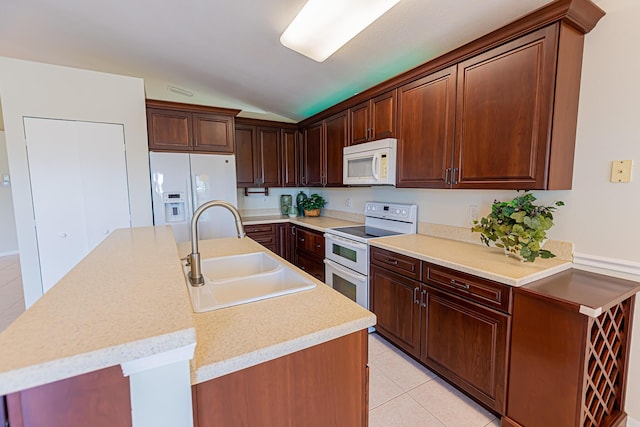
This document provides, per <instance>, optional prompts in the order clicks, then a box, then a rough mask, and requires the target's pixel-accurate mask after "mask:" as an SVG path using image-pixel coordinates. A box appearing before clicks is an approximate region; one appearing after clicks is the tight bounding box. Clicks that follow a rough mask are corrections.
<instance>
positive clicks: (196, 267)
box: [188, 200, 245, 286]
mask: <svg viewBox="0 0 640 427" xmlns="http://www.w3.org/2000/svg"><path fill="white" fill-rule="evenodd" d="M213 206H221V207H223V208H226V209H227V210H228V211H229V212H231V213H232V214H233V217H234V218H235V220H236V231H237V232H238V239H241V238H243V237H244V236H245V233H244V227H243V226H242V219H241V218H240V212H238V209H236V207H235V206H233V205H232V204H231V203H229V202H225V201H224V200H211V201H208V202H206V203H204V204H202V205H201V206H200V207H199V208H198V209H196V211H195V212H194V213H193V218H191V253H190V254H189V256H188V262H189V264H190V265H191V271H190V272H189V282H191V286H202V285H204V278H203V277H202V268H201V266H200V252H198V218H200V215H202V212H204V211H206V210H207V209H209V208H211V207H213Z"/></svg>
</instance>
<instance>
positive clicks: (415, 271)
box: [370, 247, 421, 280]
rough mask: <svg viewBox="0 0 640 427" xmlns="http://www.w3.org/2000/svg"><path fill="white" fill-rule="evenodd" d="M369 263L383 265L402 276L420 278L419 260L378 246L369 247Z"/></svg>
mask: <svg viewBox="0 0 640 427" xmlns="http://www.w3.org/2000/svg"><path fill="white" fill-rule="evenodd" d="M370 259H371V264H375V265H378V266H380V267H384V268H386V269H389V270H391V271H395V272H396V273H400V274H402V275H403V276H406V277H410V278H412V279H417V280H420V270H421V269H420V260H418V259H415V258H411V257H410V256H406V255H400V254H397V253H395V252H391V251H387V250H384V249H380V248H374V247H372V248H371V252H370Z"/></svg>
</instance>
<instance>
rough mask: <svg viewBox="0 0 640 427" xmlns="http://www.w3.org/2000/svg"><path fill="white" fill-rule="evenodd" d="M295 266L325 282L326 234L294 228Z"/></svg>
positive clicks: (298, 227) (303, 228)
mask: <svg viewBox="0 0 640 427" xmlns="http://www.w3.org/2000/svg"><path fill="white" fill-rule="evenodd" d="M292 230H293V233H294V239H295V240H294V245H295V246H294V249H293V251H294V252H295V255H294V264H295V265H296V266H297V267H299V268H300V269H302V270H304V271H306V272H307V273H309V274H311V275H312V276H313V277H315V278H316V279H318V280H321V281H323V282H324V279H325V277H324V255H325V254H324V250H325V243H324V234H323V233H321V232H319V231H316V230H311V229H309V228H305V227H300V226H297V225H296V226H292Z"/></svg>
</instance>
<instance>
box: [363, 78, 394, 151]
mask: <svg viewBox="0 0 640 427" xmlns="http://www.w3.org/2000/svg"><path fill="white" fill-rule="evenodd" d="M396 106H397V92H396V90H395V89H394V90H392V91H391V92H387V93H385V94H382V95H380V96H377V97H375V98H373V99H372V100H371V131H370V134H369V139H370V140H372V141H373V140H376V139H382V138H395V136H396V109H397V108H396Z"/></svg>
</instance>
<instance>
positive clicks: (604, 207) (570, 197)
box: [323, 0, 640, 420]
mask: <svg viewBox="0 0 640 427" xmlns="http://www.w3.org/2000/svg"><path fill="white" fill-rule="evenodd" d="M598 6H600V7H601V8H602V9H604V10H605V11H606V12H607V15H606V16H605V17H604V18H603V19H602V20H601V21H600V23H599V24H598V25H597V26H596V28H595V29H594V30H593V32H592V33H590V34H587V35H586V38H585V48H584V61H583V70H582V81H581V92H580V104H579V116H578V132H577V140H576V155H575V167H574V174H573V189H572V190H570V191H550V192H535V193H534V194H535V195H536V197H538V198H539V199H541V200H543V201H544V202H549V203H550V202H553V201H555V200H563V201H564V202H565V203H566V206H565V207H563V208H561V209H560V210H559V212H558V213H557V215H556V221H555V222H556V226H555V227H554V228H553V229H552V230H551V231H550V232H549V237H551V238H552V239H556V240H566V241H572V242H574V243H575V251H576V253H583V254H587V255H596V256H602V257H607V258H614V259H620V260H627V261H631V262H635V263H640V250H639V249H638V242H640V226H639V225H638V218H640V175H638V173H639V172H638V167H637V165H638V164H639V163H640V108H638V100H639V99H640V80H639V79H638V73H639V72H640V57H638V55H636V52H637V51H638V46H637V43H638V40H640V25H638V22H640V2H639V1H638V0H601V1H599V2H598ZM623 159H633V160H634V164H635V166H634V168H633V178H632V182H631V183H629V184H612V183H610V182H609V176H610V172H611V161H613V160H623ZM323 194H325V197H327V198H328V200H329V205H328V206H327V208H329V209H334V210H344V211H353V212H362V207H363V203H364V201H366V200H369V199H374V200H385V201H387V200H388V201H397V202H400V201H407V202H417V203H419V216H420V220H421V221H426V222H433V223H439V224H446V225H453V226H461V227H466V226H467V225H468V224H467V221H468V220H467V219H468V205H469V204H477V205H479V206H480V215H486V214H487V213H488V212H489V209H490V205H491V202H492V201H493V199H494V198H498V199H503V200H506V199H509V198H511V197H512V196H513V195H514V194H515V192H512V191H457V190H456V191H452V190H391V189H358V190H348V191H346V190H324V191H323ZM347 198H351V199H352V208H347V207H346V199H347ZM634 322H635V325H634V328H633V330H634V334H633V338H632V349H631V360H630V367H631V370H630V377H629V379H628V383H627V384H628V390H627V403H626V407H627V412H628V413H629V415H630V416H631V417H633V418H635V419H636V420H640V308H637V309H636V314H635V319H634Z"/></svg>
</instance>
